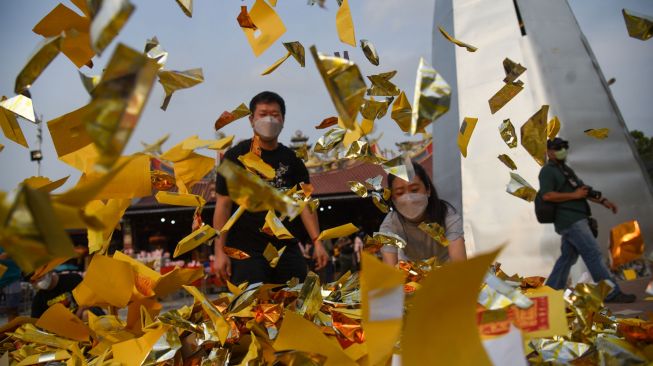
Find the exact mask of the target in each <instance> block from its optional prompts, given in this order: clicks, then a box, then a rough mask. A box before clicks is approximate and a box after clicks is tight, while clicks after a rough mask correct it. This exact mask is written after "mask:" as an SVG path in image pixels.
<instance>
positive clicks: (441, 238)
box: [417, 222, 449, 247]
mask: <svg viewBox="0 0 653 366" xmlns="http://www.w3.org/2000/svg"><path fill="white" fill-rule="evenodd" d="M417 227H418V228H419V229H420V230H422V231H423V232H425V233H427V234H428V235H429V236H430V237H431V239H433V240H435V241H437V242H438V243H439V244H440V245H442V246H443V247H448V246H449V239H447V235H446V230H445V228H444V227H442V226H440V224H438V223H437V222H430V223H427V222H422V223H420V224H419V225H418V226H417Z"/></svg>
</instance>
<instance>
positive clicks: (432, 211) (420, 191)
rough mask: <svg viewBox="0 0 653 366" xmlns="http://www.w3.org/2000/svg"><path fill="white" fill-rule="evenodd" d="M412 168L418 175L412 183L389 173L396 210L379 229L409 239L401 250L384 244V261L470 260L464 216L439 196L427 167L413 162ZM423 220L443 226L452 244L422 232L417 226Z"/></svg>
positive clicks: (389, 183) (390, 213)
mask: <svg viewBox="0 0 653 366" xmlns="http://www.w3.org/2000/svg"><path fill="white" fill-rule="evenodd" d="M413 169H414V170H415V176H414V177H413V179H412V180H411V181H410V182H406V181H405V180H403V179H401V178H399V177H397V176H395V175H392V174H390V175H388V187H389V188H390V189H391V190H392V201H391V206H392V207H393V210H392V211H390V212H389V213H388V214H387V215H386V216H385V219H383V222H382V223H381V228H380V229H379V231H380V232H389V233H393V234H396V235H398V236H399V237H401V238H402V239H404V240H405V241H406V247H405V248H404V249H403V250H401V249H399V250H398V249H397V247H395V246H391V245H385V246H383V247H382V248H381V254H382V257H383V261H384V262H385V263H388V264H390V265H393V266H394V265H395V264H397V262H398V261H399V260H400V259H402V260H406V259H408V260H411V261H419V260H422V259H428V258H431V257H437V259H438V261H439V262H440V263H443V262H447V261H449V260H451V261H462V260H465V259H467V253H466V251H465V239H464V237H463V222H462V218H461V217H460V215H459V214H458V213H457V212H456V209H455V208H454V207H453V206H452V205H451V204H449V203H448V202H446V201H444V200H441V199H440V198H439V197H438V192H437V191H436V190H435V186H434V185H433V182H432V181H431V178H430V177H429V176H428V174H427V173H426V170H424V168H423V167H422V166H421V165H419V164H416V163H414V162H413ZM422 222H426V223H437V224H439V225H440V226H441V227H443V228H444V230H445V236H446V238H447V240H448V241H449V245H448V246H444V245H443V243H439V242H438V241H436V240H435V239H433V238H432V237H431V236H430V235H428V234H427V233H426V232H424V231H422V230H421V229H420V228H419V227H418V226H419V224H421V223H422Z"/></svg>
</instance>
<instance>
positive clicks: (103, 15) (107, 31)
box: [90, 0, 135, 55]
mask: <svg viewBox="0 0 653 366" xmlns="http://www.w3.org/2000/svg"><path fill="white" fill-rule="evenodd" d="M134 9H135V7H134V5H133V4H132V3H130V2H129V0H102V1H101V2H100V8H99V9H98V12H97V13H96V14H95V15H94V16H93V20H92V21H91V32H90V33H91V45H92V46H93V49H94V50H95V52H97V54H98V55H101V54H102V51H104V49H105V48H106V47H107V46H108V45H109V44H110V43H111V41H112V40H113V39H114V38H115V37H116V36H117V35H118V33H119V32H120V30H121V29H122V27H123V26H124V25H125V23H127V20H128V19H129V17H130V16H131V14H132V12H133V11H134Z"/></svg>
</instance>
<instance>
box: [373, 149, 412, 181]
mask: <svg viewBox="0 0 653 366" xmlns="http://www.w3.org/2000/svg"><path fill="white" fill-rule="evenodd" d="M381 167H382V168H383V170H384V171H385V172H386V173H387V174H392V175H396V176H397V177H399V178H401V179H403V180H405V181H406V182H410V181H411V180H412V179H413V177H415V170H414V169H413V163H412V162H411V160H410V158H409V157H408V156H407V155H404V156H397V157H396V158H394V159H392V160H388V161H387V162H385V163H383V164H381Z"/></svg>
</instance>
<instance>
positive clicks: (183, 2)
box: [176, 0, 193, 18]
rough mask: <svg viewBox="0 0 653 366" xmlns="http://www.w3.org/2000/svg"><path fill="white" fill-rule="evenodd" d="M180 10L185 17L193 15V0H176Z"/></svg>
mask: <svg viewBox="0 0 653 366" xmlns="http://www.w3.org/2000/svg"><path fill="white" fill-rule="evenodd" d="M176 1H177V4H179V7H180V8H181V10H182V11H183V12H184V14H186V16H187V17H189V18H192V17H193V0H176Z"/></svg>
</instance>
